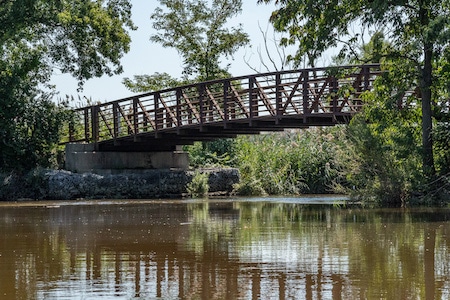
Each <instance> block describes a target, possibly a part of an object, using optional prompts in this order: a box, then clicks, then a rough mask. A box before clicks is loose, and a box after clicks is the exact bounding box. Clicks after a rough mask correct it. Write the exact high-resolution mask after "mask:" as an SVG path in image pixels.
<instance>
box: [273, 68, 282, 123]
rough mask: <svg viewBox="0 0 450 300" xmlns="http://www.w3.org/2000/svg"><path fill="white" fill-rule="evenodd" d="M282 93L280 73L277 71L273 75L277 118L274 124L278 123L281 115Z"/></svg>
mask: <svg viewBox="0 0 450 300" xmlns="http://www.w3.org/2000/svg"><path fill="white" fill-rule="evenodd" d="M282 100H283V99H282V95H281V74H280V73H279V72H278V73H277V74H276V75H275V109H276V115H277V118H276V120H275V122H276V124H279V123H280V119H281V117H282V116H283V111H282V108H283V103H282Z"/></svg>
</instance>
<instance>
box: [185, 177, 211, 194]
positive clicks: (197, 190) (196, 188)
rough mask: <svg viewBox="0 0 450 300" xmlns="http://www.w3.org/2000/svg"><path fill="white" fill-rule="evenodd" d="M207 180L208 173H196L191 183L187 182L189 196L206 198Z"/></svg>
mask: <svg viewBox="0 0 450 300" xmlns="http://www.w3.org/2000/svg"><path fill="white" fill-rule="evenodd" d="M208 178H209V175H208V173H200V172H199V171H196V172H195V174H194V176H193V177H192V180H191V182H189V183H188V184H187V186H186V189H187V192H188V194H189V196H191V197H193V198H198V197H206V196H208V191H209V185H208Z"/></svg>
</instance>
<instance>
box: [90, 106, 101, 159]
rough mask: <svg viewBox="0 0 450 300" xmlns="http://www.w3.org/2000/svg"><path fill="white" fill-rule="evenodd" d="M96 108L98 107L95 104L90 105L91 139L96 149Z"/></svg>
mask: <svg viewBox="0 0 450 300" xmlns="http://www.w3.org/2000/svg"><path fill="white" fill-rule="evenodd" d="M98 110H99V107H98V106H97V105H95V106H91V123H92V141H93V143H94V148H95V150H98V139H99V126H98V125H99V124H98Z"/></svg>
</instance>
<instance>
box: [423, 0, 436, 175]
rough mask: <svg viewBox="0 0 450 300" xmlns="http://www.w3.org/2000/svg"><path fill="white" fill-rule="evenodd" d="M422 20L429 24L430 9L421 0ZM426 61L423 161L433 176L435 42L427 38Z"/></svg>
mask: <svg viewBox="0 0 450 300" xmlns="http://www.w3.org/2000/svg"><path fill="white" fill-rule="evenodd" d="M420 7H421V8H420V20H421V23H422V25H424V26H429V22H430V20H429V18H428V11H427V9H426V8H425V2H423V1H420ZM423 54H424V63H423V69H422V70H421V80H420V90H421V94H422V161H423V166H422V168H423V171H424V174H425V175H426V176H429V177H433V176H434V175H435V173H436V170H435V168H434V157H433V137H432V131H433V116H432V110H431V97H432V93H431V86H432V83H433V78H432V73H433V66H432V59H433V44H432V43H431V42H430V41H427V40H425V41H424V45H423Z"/></svg>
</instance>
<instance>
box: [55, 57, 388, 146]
mask: <svg viewBox="0 0 450 300" xmlns="http://www.w3.org/2000/svg"><path fill="white" fill-rule="evenodd" d="M381 73H382V71H381V69H380V65H378V64H367V65H359V66H340V67H331V68H313V69H301V70H292V71H280V72H273V73H262V74H254V75H249V76H241V77H233V78H228V79H220V80H213V81H207V82H200V83H196V84H191V85H185V86H179V87H174V88H170V89H165V90H160V91H155V92H150V93H145V94H141V95H135V96H132V97H129V98H125V99H120V100H116V101H112V102H107V103H102V104H97V105H92V106H88V107H83V108H79V109H75V110H74V111H73V112H74V114H73V119H72V121H71V122H70V123H69V124H68V128H67V130H66V131H67V132H68V135H67V136H66V137H64V140H63V141H62V143H92V144H94V145H95V149H96V150H97V151H127V152H128V151H173V150H175V149H176V146H178V145H188V144H192V143H193V142H194V141H211V140H215V139H219V138H234V137H236V136H237V135H239V134H258V133H260V132H263V131H282V130H284V129H285V128H306V127H311V126H332V125H336V124H346V123H348V122H349V121H350V119H351V118H352V116H353V115H354V114H355V113H358V112H359V111H360V110H361V109H362V107H363V99H362V94H363V93H364V92H365V91H369V90H371V88H372V87H373V82H374V80H375V79H376V77H377V76H379V75H380V74H381Z"/></svg>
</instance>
